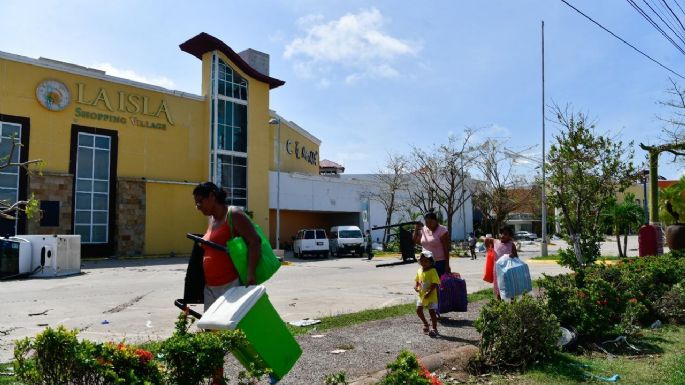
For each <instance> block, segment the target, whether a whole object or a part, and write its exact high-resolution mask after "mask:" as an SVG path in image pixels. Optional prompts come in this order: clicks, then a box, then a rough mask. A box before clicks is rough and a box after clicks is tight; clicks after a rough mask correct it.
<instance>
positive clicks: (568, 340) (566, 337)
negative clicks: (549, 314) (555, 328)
mask: <svg viewBox="0 0 685 385" xmlns="http://www.w3.org/2000/svg"><path fill="white" fill-rule="evenodd" d="M559 329H560V331H561V336H559V340H558V341H557V346H559V347H560V348H562V349H564V350H569V349H570V348H571V347H573V345H575V343H576V340H577V339H578V335H577V334H576V332H575V330H573V329H567V328H565V327H561V328H559Z"/></svg>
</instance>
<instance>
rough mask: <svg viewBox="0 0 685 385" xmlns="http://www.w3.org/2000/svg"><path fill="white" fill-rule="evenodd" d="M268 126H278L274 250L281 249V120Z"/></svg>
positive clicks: (274, 120) (273, 120) (272, 121)
mask: <svg viewBox="0 0 685 385" xmlns="http://www.w3.org/2000/svg"><path fill="white" fill-rule="evenodd" d="M269 124H271V125H274V124H276V125H278V129H277V134H276V136H277V138H278V139H277V141H278V149H277V150H276V250H280V249H281V119H280V118H279V119H277V118H271V119H269Z"/></svg>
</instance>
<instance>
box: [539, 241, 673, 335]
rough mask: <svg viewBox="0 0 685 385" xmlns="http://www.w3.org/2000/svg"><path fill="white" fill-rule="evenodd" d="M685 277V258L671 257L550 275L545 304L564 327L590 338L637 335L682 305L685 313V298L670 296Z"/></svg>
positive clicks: (591, 267)
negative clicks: (640, 330) (672, 289)
mask: <svg viewBox="0 0 685 385" xmlns="http://www.w3.org/2000/svg"><path fill="white" fill-rule="evenodd" d="M683 275H685V259H684V258H681V255H680V254H677V253H669V254H666V255H662V256H655V257H646V258H637V259H632V260H626V261H622V262H619V263H618V264H616V265H610V266H604V265H597V266H590V267H586V268H583V269H579V270H578V271H577V273H573V274H566V275H561V276H556V277H545V278H544V279H543V280H541V283H540V286H541V287H542V288H543V299H544V301H545V303H546V304H547V306H548V307H549V309H550V310H551V311H552V312H553V313H554V314H555V315H556V316H557V318H558V319H559V322H560V323H561V324H562V325H564V326H571V327H573V328H575V329H576V331H577V332H578V333H579V334H580V336H581V338H582V339H584V340H588V341H596V340H598V339H602V338H611V337H615V336H616V335H621V334H623V335H636V334H638V333H639V328H640V326H644V325H647V324H649V323H651V322H652V321H654V320H655V319H656V317H664V314H665V315H668V314H667V313H668V312H669V309H673V308H674V307H676V306H680V308H681V309H684V310H683V311H684V312H685V297H684V298H682V299H678V295H677V294H678V293H677V292H672V293H671V294H670V295H669V296H666V293H670V290H671V288H672V287H673V286H674V285H675V284H676V283H677V282H679V281H681V279H682V277H683ZM665 296H666V297H665ZM678 301H681V302H682V303H681V304H680V305H678ZM673 311H674V312H676V313H677V312H678V310H677V309H675V310H673ZM684 314H685V313H684ZM666 318H668V317H666ZM684 320H685V319H684Z"/></svg>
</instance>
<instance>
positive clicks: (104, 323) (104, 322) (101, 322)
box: [100, 319, 109, 325]
mask: <svg viewBox="0 0 685 385" xmlns="http://www.w3.org/2000/svg"><path fill="white" fill-rule="evenodd" d="M100 324H102V325H107V324H109V321H107V320H106V319H104V320H102V321H100Z"/></svg>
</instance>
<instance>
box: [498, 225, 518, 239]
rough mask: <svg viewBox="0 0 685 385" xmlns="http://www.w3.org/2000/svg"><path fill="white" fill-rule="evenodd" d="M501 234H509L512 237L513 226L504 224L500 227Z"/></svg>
mask: <svg viewBox="0 0 685 385" xmlns="http://www.w3.org/2000/svg"><path fill="white" fill-rule="evenodd" d="M499 233H500V234H509V236H510V237H513V236H514V230H512V228H511V226H504V227H502V228H500V229H499Z"/></svg>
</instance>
